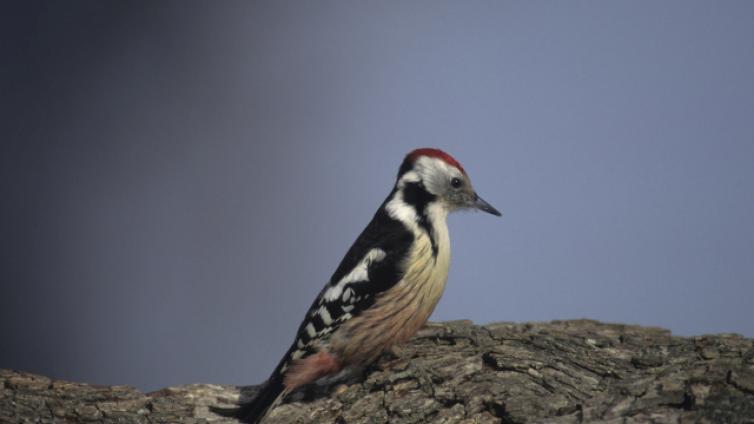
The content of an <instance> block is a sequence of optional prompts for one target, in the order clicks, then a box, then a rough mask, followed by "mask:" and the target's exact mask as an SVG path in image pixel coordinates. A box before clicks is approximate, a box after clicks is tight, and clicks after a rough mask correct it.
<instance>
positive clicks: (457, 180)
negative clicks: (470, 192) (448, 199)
mask: <svg viewBox="0 0 754 424" xmlns="http://www.w3.org/2000/svg"><path fill="white" fill-rule="evenodd" d="M450 185H451V186H453V188H459V187H461V179H460V178H453V179H452V180H450Z"/></svg>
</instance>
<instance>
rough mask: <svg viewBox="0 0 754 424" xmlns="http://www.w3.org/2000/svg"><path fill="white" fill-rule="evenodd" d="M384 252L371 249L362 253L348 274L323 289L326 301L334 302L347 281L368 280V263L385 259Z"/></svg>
mask: <svg viewBox="0 0 754 424" xmlns="http://www.w3.org/2000/svg"><path fill="white" fill-rule="evenodd" d="M385 256H386V253H385V251H384V250H382V249H372V250H370V251H369V252H367V254H366V255H364V259H362V260H361V261H360V262H359V263H358V264H357V265H356V266H355V267H354V268H353V269H352V270H351V272H349V273H348V274H346V275H345V276H343V278H341V279H340V281H338V283H337V284H335V285H334V286H332V287H330V288H328V289H327V290H325V293H324V295H323V296H322V297H323V298H324V299H325V300H326V301H328V302H334V301H336V300H338V298H339V297H340V296H341V294H342V293H343V289H344V288H345V286H346V285H348V284H349V283H353V282H356V281H369V274H368V270H369V265H370V264H371V263H373V262H378V261H381V260H383V259H385Z"/></svg>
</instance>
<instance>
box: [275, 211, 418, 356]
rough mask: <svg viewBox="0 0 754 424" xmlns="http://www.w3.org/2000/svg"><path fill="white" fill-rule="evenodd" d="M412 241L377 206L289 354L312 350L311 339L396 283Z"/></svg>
mask: <svg viewBox="0 0 754 424" xmlns="http://www.w3.org/2000/svg"><path fill="white" fill-rule="evenodd" d="M413 240H414V235H413V233H411V231H409V230H408V228H406V226H405V225H404V224H403V223H401V222H400V221H398V220H396V219H393V218H392V217H390V215H388V213H387V211H385V208H384V207H381V208H380V209H379V210H378V211H377V213H376V214H375V216H374V218H372V221H370V223H369V224H368V225H367V227H366V228H365V229H364V231H362V233H361V234H360V235H359V237H358V238H357V239H356V241H355V242H354V244H353V245H352V246H351V248H350V249H348V252H347V253H346V255H345V257H344V258H343V260H342V261H341V262H340V265H339V266H338V268H337V269H336V270H335V273H334V274H333V275H332V277H331V278H330V281H329V282H328V283H327V284H326V285H325V287H324V288H323V289H322V291H321V292H320V293H319V296H317V298H316V299H315V300H314V302H313V303H312V306H311V307H310V308H309V311H308V312H307V314H306V316H305V318H304V320H303V322H302V323H301V326H300V327H299V329H298V332H297V334H296V336H297V337H296V341H295V343H294V345H293V346H292V347H291V351H290V352H289V354H292V353H293V352H295V351H296V350H297V349H303V350H304V352H302V353H303V355H304V357H305V356H307V355H308V354H311V353H313V352H312V351H310V349H307V347H308V346H310V345H311V342H312V341H313V340H316V339H318V338H321V337H323V336H327V335H329V334H331V333H333V332H334V331H335V330H337V329H338V327H340V325H341V324H342V323H344V322H346V321H347V320H349V319H350V318H352V317H354V316H357V315H359V314H360V313H361V312H363V311H364V310H366V309H368V308H369V307H370V306H372V304H373V303H374V301H375V298H376V297H377V296H378V295H379V294H380V293H382V292H384V291H386V290H388V289H390V288H391V287H393V286H394V285H395V284H396V283H398V282H399V281H400V280H401V279H402V278H403V272H404V269H403V264H404V263H405V258H406V256H407V255H408V253H409V249H410V248H411V244H412V242H413Z"/></svg>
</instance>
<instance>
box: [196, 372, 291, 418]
mask: <svg viewBox="0 0 754 424" xmlns="http://www.w3.org/2000/svg"><path fill="white" fill-rule="evenodd" d="M287 393H288V392H287V390H285V386H284V385H283V380H282V378H279V377H277V376H275V375H273V377H271V378H270V379H269V380H268V381H267V383H266V384H265V385H264V387H262V390H260V391H259V393H257V395H256V396H255V397H254V398H253V399H252V400H250V401H249V402H247V403H243V404H241V405H239V406H238V407H237V408H220V407H217V406H210V407H209V410H210V411H212V412H214V413H215V414H217V415H220V416H223V417H229V418H236V419H238V420H239V421H240V422H242V423H248V424H257V423H259V422H260V421H261V420H262V418H264V416H265V415H267V411H269V410H270V409H272V408H274V407H275V406H277V405H278V404H279V403H280V402H281V401H282V400H283V398H284V397H285V395H286V394H287Z"/></svg>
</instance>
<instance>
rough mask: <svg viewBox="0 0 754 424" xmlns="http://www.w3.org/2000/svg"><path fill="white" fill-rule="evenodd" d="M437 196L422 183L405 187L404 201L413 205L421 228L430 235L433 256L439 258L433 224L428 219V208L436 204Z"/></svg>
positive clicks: (414, 183)
mask: <svg viewBox="0 0 754 424" xmlns="http://www.w3.org/2000/svg"><path fill="white" fill-rule="evenodd" d="M436 199H437V196H435V195H434V194H432V193H430V192H428V191H427V189H426V188H424V184H422V183H421V182H418V183H416V182H410V183H406V184H405V185H404V186H403V201H404V202H406V204H408V205H411V206H413V207H414V209H415V210H416V214H417V215H418V216H419V226H420V227H422V228H423V229H424V230H425V231H426V232H427V234H428V235H429V241H430V242H431V243H432V254H434V256H437V241H436V240H435V236H434V232H433V231H432V224H430V222H429V218H427V206H428V205H429V204H430V203H432V202H434V201H435V200H436Z"/></svg>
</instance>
